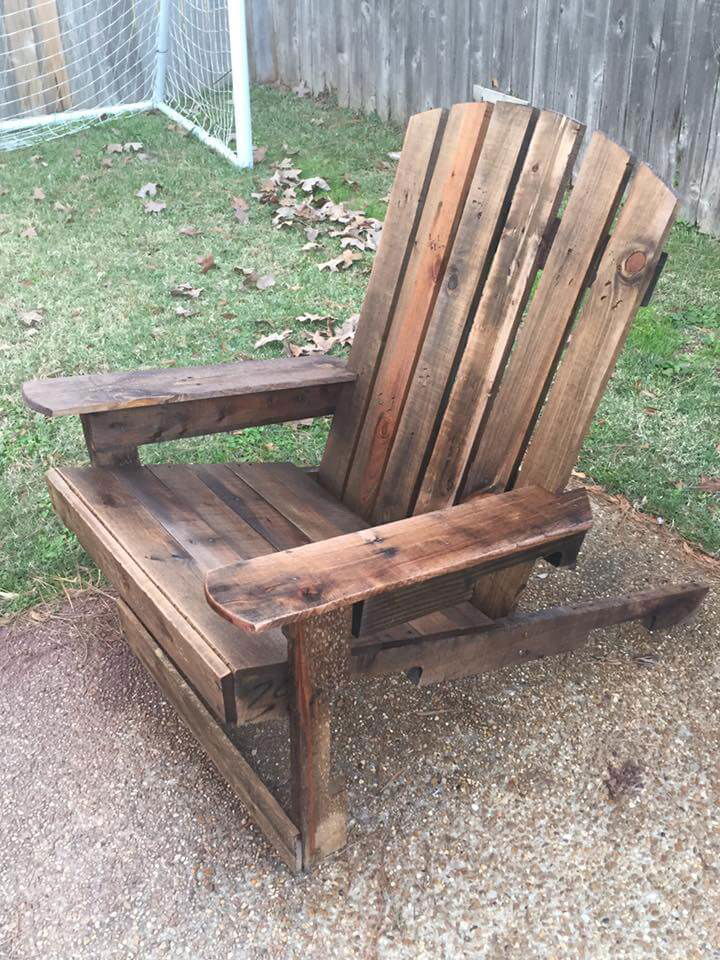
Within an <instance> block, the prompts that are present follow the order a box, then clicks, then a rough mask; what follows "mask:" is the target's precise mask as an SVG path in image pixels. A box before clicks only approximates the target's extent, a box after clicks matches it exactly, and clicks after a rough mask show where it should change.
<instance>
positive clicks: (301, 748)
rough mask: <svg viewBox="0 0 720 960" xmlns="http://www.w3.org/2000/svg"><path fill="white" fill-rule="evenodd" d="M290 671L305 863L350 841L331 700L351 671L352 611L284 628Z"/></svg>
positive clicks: (296, 801)
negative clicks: (333, 741)
mask: <svg viewBox="0 0 720 960" xmlns="http://www.w3.org/2000/svg"><path fill="white" fill-rule="evenodd" d="M284 632H285V635H286V637H287V639H288V664H289V671H290V688H289V691H288V693H289V704H288V706H289V713H290V764H291V776H292V801H293V810H294V817H295V823H296V825H297V827H298V828H299V830H300V833H301V836H302V848H303V869H304V870H309V869H310V867H312V866H313V865H314V864H315V863H317V862H318V861H320V860H322V859H323V858H324V857H327V856H328V855H329V854H331V853H334V852H335V851H336V850H339V849H340V848H341V847H343V846H344V845H345V841H346V838H347V797H346V792H345V787H344V784H343V783H342V782H341V781H339V779H338V778H336V777H335V776H334V774H333V768H332V756H331V753H332V751H331V734H330V716H331V701H332V698H333V695H334V693H335V692H336V690H337V689H338V687H339V686H340V685H341V684H343V683H345V682H347V680H348V679H349V676H350V611H349V610H341V611H337V612H333V613H329V614H325V615H323V616H320V617H313V618H312V619H309V620H305V621H303V622H301V623H297V624H293V625H292V626H289V627H286V628H285V631H284Z"/></svg>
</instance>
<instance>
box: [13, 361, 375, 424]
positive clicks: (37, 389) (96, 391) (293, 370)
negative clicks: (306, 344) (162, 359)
mask: <svg viewBox="0 0 720 960" xmlns="http://www.w3.org/2000/svg"><path fill="white" fill-rule="evenodd" d="M355 378H356V375H355V374H354V373H353V372H352V371H351V370H348V369H347V368H346V366H345V363H344V362H343V361H342V360H340V359H339V358H337V357H325V356H322V357H297V358H292V359H291V358H285V357H283V358H280V359H278V360H244V361H242V362H239V363H223V364H215V365H212V366H206V367H171V368H168V369H160V370H130V371H126V372H118V373H91V374H87V375H84V376H77V377H55V378H54V379H52V380H29V381H28V382H27V383H25V384H23V398H24V400H25V403H26V404H27V405H28V406H29V407H30V408H31V409H32V410H37V411H38V413H42V414H44V415H45V416H46V417H62V416H68V415H71V414H81V413H100V412H103V411H117V410H132V409H137V408H138V407H156V406H160V407H163V406H166V405H168V404H178V403H187V402H189V401H192V400H211V399H215V400H217V399H220V398H222V397H248V396H252V395H254V394H262V395H266V394H272V393H275V392H282V391H287V390H290V391H292V390H305V389H308V388H310V387H322V386H333V385H335V384H342V383H352V382H353V381H354V380H355Z"/></svg>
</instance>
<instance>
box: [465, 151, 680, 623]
mask: <svg viewBox="0 0 720 960" xmlns="http://www.w3.org/2000/svg"><path fill="white" fill-rule="evenodd" d="M676 212H677V200H676V198H675V195H674V194H673V192H672V191H671V190H670V189H669V188H668V187H666V186H665V184H664V183H663V182H662V181H661V180H659V179H658V178H657V177H656V176H655V174H654V173H653V172H652V171H651V170H650V168H649V167H647V166H645V164H641V165H640V166H639V167H638V169H637V171H636V173H635V176H634V178H633V180H632V182H631V184H630V188H629V191H628V197H627V200H626V202H625V204H624V206H623V208H622V210H621V212H620V215H619V217H618V220H617V225H616V227H615V230H614V231H613V233H612V235H611V237H610V240H609V242H608V245H607V247H606V249H605V251H604V253H603V256H602V259H601V261H600V265H599V267H598V271H597V275H596V278H595V280H594V282H593V284H592V286H591V287H590V289H589V291H588V296H587V299H586V301H585V303H584V305H583V307H582V309H581V311H580V314H579V316H578V319H577V322H576V323H575V326H574V327H573V331H572V337H571V339H570V342H569V344H568V347H567V349H566V350H565V353H564V354H563V356H562V357H561V358H560V364H559V367H558V370H557V373H556V375H555V379H554V381H553V383H552V385H551V387H550V389H549V391H548V396H547V400H546V402H545V406H544V407H543V409H542V411H541V413H540V417H539V420H538V423H537V426H536V427H535V430H534V431H533V435H532V438H531V439H530V443H529V445H528V450H527V453H526V454H525V457H524V459H523V462H522V465H521V469H520V472H519V474H518V477H517V481H516V483H515V486H516V487H525V486H530V485H532V484H537V483H541V484H542V485H543V486H544V487H545V488H546V489H548V490H551V491H559V490H562V489H564V487H565V485H566V484H567V482H568V480H569V478H570V473H571V471H572V468H573V466H574V465H575V463H576V461H577V457H578V455H579V453H580V448H581V446H582V442H583V439H584V437H585V434H586V433H587V430H588V428H589V426H590V423H591V421H592V418H593V416H594V415H595V411H596V409H597V406H598V404H599V402H600V399H601V397H602V395H603V392H604V390H605V387H606V385H607V382H608V379H609V378H610V375H611V373H612V371H613V369H614V367H615V361H616V359H617V356H618V353H619V352H620V349H621V347H622V345H623V343H624V342H625V338H626V337H627V334H628V331H629V329H630V324H631V323H632V320H633V318H634V316H635V313H636V311H637V309H638V307H639V305H640V303H641V302H642V299H643V296H644V294H645V290H646V288H647V286H648V284H649V283H650V282H651V280H652V277H653V274H654V271H655V266H656V264H657V261H658V259H659V257H660V253H661V251H662V248H663V245H664V243H665V240H666V239H667V235H668V233H669V231H670V227H671V226H672V224H673V221H674V219H675V215H676ZM531 569H532V567H531V566H528V565H527V564H523V565H519V566H517V567H515V568H513V569H512V570H508V571H506V572H505V574H504V576H502V577H499V576H497V575H492V576H490V577H487V578H484V579H483V580H482V581H481V582H480V584H479V585H478V588H477V591H476V600H477V602H478V605H479V606H480V608H481V609H482V610H483V611H484V612H485V613H487V614H488V615H489V616H492V617H497V616H504V615H505V614H506V613H508V612H509V611H510V610H511V609H512V608H513V607H514V605H515V601H516V599H517V596H518V594H519V593H520V591H521V590H522V588H523V587H524V585H525V582H526V580H527V577H528V575H529V572H530V570H531Z"/></svg>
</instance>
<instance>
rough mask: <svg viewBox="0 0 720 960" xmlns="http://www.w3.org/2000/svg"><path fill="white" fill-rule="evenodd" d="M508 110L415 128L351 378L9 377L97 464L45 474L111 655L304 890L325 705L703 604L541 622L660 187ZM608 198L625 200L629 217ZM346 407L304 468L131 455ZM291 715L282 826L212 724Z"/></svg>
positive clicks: (650, 273)
mask: <svg viewBox="0 0 720 960" xmlns="http://www.w3.org/2000/svg"><path fill="white" fill-rule="evenodd" d="M582 135H583V128H582V127H581V125H580V124H578V123H577V122H576V121H574V120H571V119H569V118H567V117H564V116H559V115H558V114H555V113H551V112H548V111H537V110H534V109H531V108H529V107H526V106H523V105H515V104H512V105H511V104H506V103H498V104H496V105H495V106H491V105H489V104H460V105H458V106H455V107H453V108H452V109H451V110H450V111H449V112H447V111H444V110H430V111H428V112H427V113H422V114H419V115H417V116H415V117H413V118H412V119H411V120H410V123H409V125H408V129H407V134H406V137H405V145H404V149H403V152H402V155H401V158H400V162H399V166H398V171H397V176H396V178H395V185H394V187H393V190H392V193H391V197H390V202H389V206H388V212H387V217H386V220H385V226H384V229H383V234H382V243H381V246H380V250H379V252H378V254H377V257H376V260H375V263H374V266H373V271H372V275H371V278H370V282H369V286H368V290H367V294H366V297H365V302H364V304H363V308H362V315H361V321H360V324H359V327H358V332H357V337H356V340H355V343H354V345H353V348H352V352H351V354H350V359H349V361H348V363H347V365H345V364H344V363H343V362H341V361H340V360H338V359H333V358H326V357H310V358H303V359H281V360H270V361H258V362H246V363H236V364H228V365H223V366H216V367H206V368H187V369H174V370H157V371H153V370H150V371H143V372H140V373H118V374H110V375H97V376H82V377H70V378H58V379H56V380H45V381H33V382H30V383H28V384H26V385H25V388H24V396H25V399H26V401H27V403H28V404H29V405H30V406H31V407H32V408H33V409H35V410H38V411H40V412H41V413H44V414H46V415H48V416H60V415H65V414H79V415H80V418H81V420H82V425H83V429H84V432H85V438H86V441H87V446H88V450H89V453H90V458H91V461H92V466H90V467H83V468H69V467H67V468H66V467H63V468H57V469H53V470H51V471H50V472H49V474H48V484H49V488H50V495H51V497H52V501H53V504H54V507H55V509H56V511H57V513H58V514H59V515H60V517H61V518H62V520H63V521H64V522H65V523H66V524H67V526H68V527H70V528H71V529H72V530H74V531H75V532H76V534H77V536H78V537H79V539H80V541H81V542H82V543H83V545H84V546H85V548H86V549H87V551H88V552H89V553H90V554H91V556H92V557H93V558H94V559H95V561H96V562H97V563H98V565H99V566H100V567H101V569H102V570H103V571H104V573H105V574H106V576H107V577H108V579H109V580H110V581H112V583H113V584H114V586H115V588H116V589H117V591H118V593H119V595H120V598H121V599H120V601H119V604H118V605H119V608H120V614H121V617H122V622H123V626H124V630H125V633H126V636H127V640H128V642H129V644H130V646H131V647H132V649H133V650H134V651H135V653H136V654H137V656H138V657H139V658H140V660H141V661H142V662H143V663H144V664H145V666H146V667H147V668H148V669H149V671H150V672H151V674H152V675H153V676H154V678H155V679H156V681H157V682H158V684H159V685H160V687H161V688H162V690H163V691H164V692H165V694H166V696H167V697H168V698H169V699H170V700H171V701H172V703H173V704H174V705H175V707H176V708H177V709H178V711H179V713H180V714H181V716H182V717H183V718H184V720H185V721H186V722H187V723H188V725H189V726H190V728H191V730H192V731H193V733H194V734H195V736H196V737H197V739H198V740H199V741H200V743H201V744H202V746H203V747H204V748H205V750H206V751H207V753H208V754H209V756H210V757H211V758H212V760H213V761H214V762H215V764H216V765H217V767H218V769H219V770H220V772H221V773H222V774H223V776H225V777H226V779H227V780H228V782H229V783H230V784H231V786H232V787H233V788H234V789H235V791H236V792H237V794H238V795H239V796H240V798H241V799H242V800H243V802H244V803H245V804H246V806H247V807H248V809H249V811H250V813H251V814H252V816H253V817H254V819H255V821H256V822H257V824H258V825H259V827H260V828H261V829H262V831H263V832H264V833H265V834H266V836H267V837H268V838H269V840H270V841H271V842H272V843H273V844H274V846H275V848H276V849H277V851H278V852H279V854H280V856H281V857H282V858H283V860H284V861H285V862H286V863H287V864H288V865H289V866H290V867H291V868H292V869H294V870H299V869H307V868H309V867H310V866H311V865H312V864H314V863H315V862H317V861H318V860H320V859H322V858H323V857H325V856H327V855H328V854H330V853H331V852H332V851H334V850H336V849H338V848H339V847H341V846H342V844H343V843H344V841H345V822H346V812H345V811H346V806H345V797H344V793H343V790H342V787H341V786H339V785H338V783H337V781H336V780H335V778H334V777H333V774H332V770H331V757H330V753H331V750H330V707H331V697H332V694H333V691H334V690H335V689H336V688H337V686H338V684H342V683H345V682H348V681H349V680H351V678H352V677H353V676H354V675H368V674H374V675H377V674H388V673H393V672H400V671H404V672H405V673H406V674H407V675H408V676H409V677H410V679H411V680H413V681H414V682H416V683H420V684H426V683H433V682H436V681H439V680H447V679H451V678H454V677H464V676H468V675H471V674H475V673H479V672H482V671H486V670H490V669H494V668H496V667H500V666H504V665H506V664H512V663H519V662H525V661H527V660H530V659H533V658H536V657H542V656H546V655H547V654H550V653H556V652H560V651H566V650H570V649H572V648H574V647H576V646H578V645H579V644H581V643H582V642H583V641H584V640H585V639H586V638H587V635H588V633H589V631H590V630H592V629H593V628H595V627H605V626H608V625H609V624H615V623H620V622H621V621H625V620H633V619H637V620H640V621H641V622H642V623H644V624H645V625H646V626H647V627H649V628H654V627H666V626H669V625H671V624H674V623H677V622H678V621H679V620H681V619H682V618H684V617H686V616H688V615H689V614H690V613H691V612H692V611H693V610H694V609H695V608H696V607H697V606H698V604H699V603H700V601H701V599H702V597H703V596H704V595H705V593H706V587H705V586H703V585H702V584H697V583H691V584H684V585H680V586H662V587H659V588H658V589H654V590H649V591H646V592H642V593H637V594H634V595H631V596H623V597H618V598H615V599H609V600H607V599H605V600H598V601H596V602H592V603H585V604H581V605H577V606H573V607H567V608H562V609H553V610H544V611H542V612H541V613H535V614H525V613H522V614H517V613H514V612H513V610H514V608H515V604H516V600H517V597H518V595H519V593H520V592H521V590H522V588H523V586H524V584H525V582H526V580H527V578H528V575H529V572H530V570H531V568H532V564H533V561H534V560H536V559H538V558H541V557H544V558H546V559H548V560H550V561H551V562H553V563H555V564H559V565H566V564H572V563H573V561H574V560H575V558H576V556H577V553H578V550H579V548H580V545H581V543H582V541H583V538H584V536H585V534H586V532H587V530H588V529H589V527H590V524H591V515H590V507H589V503H588V499H587V496H586V494H585V493H584V492H583V491H582V490H571V491H570V492H563V491H564V489H565V486H566V484H567V482H568V479H569V477H570V473H571V470H572V467H573V465H574V464H575V462H576V458H577V456H578V452H579V450H580V445H581V442H582V439H583V437H584V435H585V432H586V430H587V429H588V426H589V424H590V421H591V419H592V417H593V414H594V412H595V410H596V407H597V404H598V402H599V400H600V397H601V395H602V392H603V389H604V387H605V385H606V383H607V381H608V378H609V376H610V374H611V372H612V369H613V366H614V364H615V360H616V357H617V355H618V352H619V350H620V348H621V346H622V344H623V341H624V339H625V337H626V335H627V332H628V328H629V326H630V323H631V321H632V319H633V316H634V314H635V313H636V311H637V309H638V307H639V306H640V305H641V304H642V303H643V299H644V298H646V297H647V296H648V293H649V291H650V289H651V287H652V285H653V283H654V279H655V277H656V274H657V271H658V268H659V265H660V264H661V262H662V261H661V252H662V247H663V243H664V241H665V239H666V237H667V234H668V231H669V229H670V226H671V224H672V222H673V219H674V216H675V211H676V201H675V197H674V196H673V194H672V192H671V191H670V190H669V189H668V188H667V187H666V186H665V185H664V184H663V183H662V182H661V181H660V180H659V179H658V178H657V177H656V176H655V175H654V174H653V173H652V172H651V171H650V170H649V169H648V167H646V166H644V165H643V164H639V165H637V166H636V168H635V170H634V174H633V176H632V178H630V173H631V167H632V162H631V159H630V157H629V155H628V154H627V153H626V152H625V151H624V150H623V149H621V148H620V147H619V146H617V145H616V144H614V143H612V142H610V141H609V140H608V139H607V138H606V137H605V136H603V135H602V134H600V133H596V134H595V135H594V136H593V137H592V139H591V141H590V144H589V146H588V149H587V152H586V155H585V159H584V162H583V163H582V165H581V168H580V170H579V172H578V173H577V176H576V179H575V184H574V187H573V189H572V191H570V192H569V196H568V199H567V204H566V206H565V208H564V211H563V213H562V216H561V217H560V218H558V212H559V211H560V209H561V207H562V205H563V201H564V198H565V195H566V192H567V190H568V184H569V180H570V175H571V170H572V167H573V165H574V161H575V159H576V155H577V152H578V148H579V146H580V141H581V138H582ZM623 196H624V202H622V199H623ZM330 413H333V414H334V418H333V422H332V429H331V431H330V436H329V439H328V442H327V447H326V450H325V453H324V456H323V459H322V463H321V464H320V467H319V470H317V472H313V471H307V470H303V469H300V468H298V467H296V466H293V465H292V464H288V463H282V464H281V463H269V464H245V463H226V464H204V465H189V464H188V465H176V464H167V465H162V466H144V467H143V466H140V463H139V459H138V452H137V451H138V446H140V445H142V444H146V443H157V442H159V441H162V440H170V439H176V438H178V437H188V436H195V435H198V434H204V433H213V432H216V431H223V430H237V429H238V428H240V427H246V426H251V425H258V424H266V423H276V422H281V421H287V420H296V419H300V418H305V417H317V416H323V415H325V414H330ZM288 712H289V723H290V739H291V757H292V760H291V776H292V794H293V818H292V819H291V818H290V817H289V816H288V814H287V813H286V812H285V811H284V810H283V809H282V808H281V806H280V805H279V804H278V802H277V801H276V800H275V798H274V797H273V796H272V795H271V794H270V792H269V791H268V789H267V787H266V786H265V785H264V784H263V783H262V781H261V780H260V779H259V778H258V776H257V775H256V773H255V772H254V771H253V770H252V769H251V767H250V766H249V765H248V764H247V762H246V761H245V760H244V759H243V758H242V756H241V755H240V753H239V752H238V751H237V750H236V748H235V747H234V745H233V743H232V742H231V740H230V738H229V737H228V735H227V733H226V732H225V730H224V729H223V725H233V724H244V723H251V722H255V721H261V720H268V719H272V718H274V717H280V716H283V715H285V714H286V713H288Z"/></svg>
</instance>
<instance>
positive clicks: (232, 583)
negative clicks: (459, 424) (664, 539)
mask: <svg viewBox="0 0 720 960" xmlns="http://www.w3.org/2000/svg"><path fill="white" fill-rule="evenodd" d="M591 523H592V515H591V511H590V503H589V500H588V497H587V494H586V493H585V492H584V491H582V490H572V491H569V492H567V493H563V494H559V495H557V494H551V493H548V492H547V491H545V490H543V489H542V488H541V487H525V488H521V489H518V490H513V491H511V492H509V493H502V494H498V495H497V496H489V497H485V498H483V499H480V500H473V501H470V502H467V503H463V504H459V505H458V506H454V507H450V508H448V509H445V510H436V511H433V512H432V513H425V514H422V515H420V516H415V517H409V518H407V519H405V520H397V521H394V522H392V523H387V524H383V525H382V526H378V527H373V528H370V529H367V530H360V531H358V532H357V533H348V534H344V535H342V536H339V537H333V538H331V539H329V540H323V541H319V542H317V543H310V544H307V545H305V546H302V547H294V548H292V549H290V550H284V551H282V552H280V553H275V554H269V555H266V556H262V557H256V558H254V559H252V560H245V561H241V562H239V563H234V564H231V565H229V566H226V567H220V568H218V569H217V570H212V571H210V573H209V574H208V575H207V578H206V581H205V592H206V595H207V598H208V602H209V603H210V605H211V606H212V607H213V608H214V609H215V610H217V612H218V613H220V614H221V615H222V616H223V617H225V618H226V619H228V620H230V621H231V622H232V623H234V624H236V625H237V626H238V627H241V628H242V629H243V630H246V631H248V632H251V633H255V632H258V631H262V630H267V629H269V628H271V627H279V626H283V625H286V624H291V623H294V622H297V621H300V620H305V619H307V618H308V617H312V616H317V615H319V614H322V613H326V612H328V611H330V610H334V609H336V608H341V607H347V606H351V605H355V604H360V603H362V602H364V601H368V600H369V599H371V598H373V597H377V596H378V595H379V594H383V593H388V592H390V591H400V590H407V589H408V588H412V587H414V586H415V585H418V584H422V583H424V582H428V581H432V580H437V579H438V578H442V580H443V588H442V589H441V590H439V591H438V592H437V605H436V607H435V609H440V608H441V607H442V606H443V605H447V597H448V596H449V594H450V593H451V592H452V591H451V590H449V588H448V580H452V578H453V576H459V577H460V578H461V580H462V581H463V582H464V581H467V582H468V584H469V585H470V588H471V580H472V577H475V576H479V575H481V574H483V573H486V572H489V571H491V570H496V569H499V568H500V567H503V566H508V565H511V564H513V563H517V562H520V561H524V560H532V559H535V558H538V557H552V556H555V557H558V556H559V557H562V555H563V553H564V552H567V553H568V555H572V556H573V557H574V555H576V554H577V549H578V548H579V544H580V543H581V542H582V538H583V537H584V536H585V533H586V532H587V531H588V529H589V528H590V525H591ZM468 574H472V577H468Z"/></svg>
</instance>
